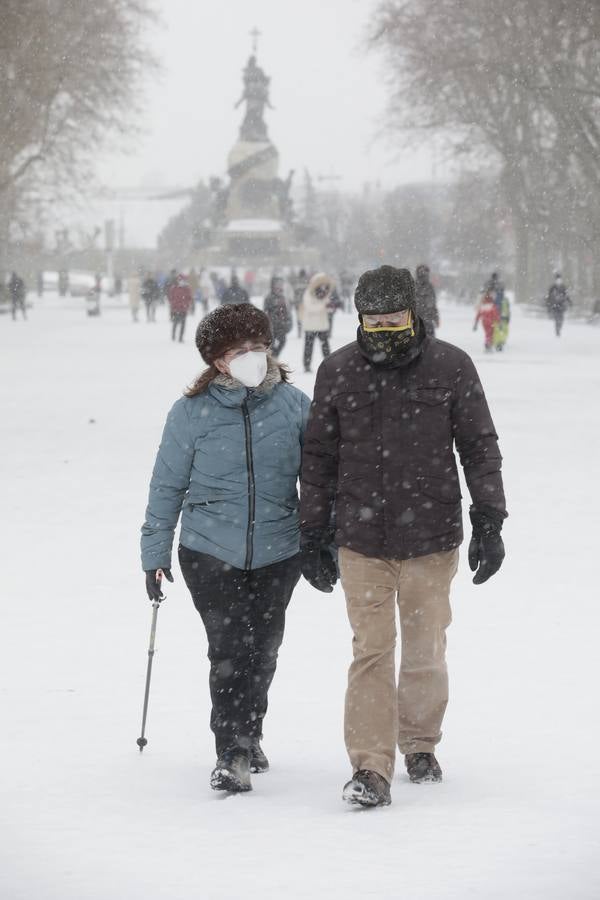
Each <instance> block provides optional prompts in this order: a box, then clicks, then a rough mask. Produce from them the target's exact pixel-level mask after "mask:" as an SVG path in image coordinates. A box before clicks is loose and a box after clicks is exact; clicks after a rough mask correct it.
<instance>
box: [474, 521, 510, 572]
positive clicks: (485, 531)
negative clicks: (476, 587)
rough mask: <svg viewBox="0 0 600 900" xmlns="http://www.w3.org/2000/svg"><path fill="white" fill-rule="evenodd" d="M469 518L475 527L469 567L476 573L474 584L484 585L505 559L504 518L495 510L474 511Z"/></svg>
mask: <svg viewBox="0 0 600 900" xmlns="http://www.w3.org/2000/svg"><path fill="white" fill-rule="evenodd" d="M469 516H470V518H471V524H472V526H473V536H472V538H471V542H470V544H469V566H470V568H471V571H472V572H475V576H474V578H473V584H483V583H484V582H485V581H487V580H488V578H491V577H492V575H495V574H496V572H497V571H498V569H499V568H500V566H501V565H502V560H503V559H504V542H503V540H502V538H501V537H500V531H501V529H502V522H503V521H504V516H503V514H502V513H500V512H498V511H497V510H493V509H487V510H485V511H484V510H476V509H472V510H471V511H470V513H469Z"/></svg>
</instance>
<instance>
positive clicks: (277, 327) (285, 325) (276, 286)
mask: <svg viewBox="0 0 600 900" xmlns="http://www.w3.org/2000/svg"><path fill="white" fill-rule="evenodd" d="M263 309H264V311H265V312H266V314H267V316H268V317H269V321H270V323H271V331H272V333H273V343H272V344H271V353H272V354H273V356H274V357H275V358H276V359H279V355H280V353H281V351H282V350H283V348H284V346H285V342H286V339H287V335H288V332H289V331H290V330H291V328H292V314H291V312H290V309H289V306H288V304H287V300H286V299H285V292H284V283H283V278H281V276H280V275H274V276H273V278H272V279H271V292H270V293H269V294H267V296H266V297H265V302H264V307H263Z"/></svg>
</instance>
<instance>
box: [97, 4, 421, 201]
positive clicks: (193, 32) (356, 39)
mask: <svg viewBox="0 0 600 900" xmlns="http://www.w3.org/2000/svg"><path fill="white" fill-rule="evenodd" d="M157 5H159V6H160V9H161V15H162V24H161V25H160V26H159V27H158V29H156V31H155V33H154V34H153V36H152V44H153V46H154V48H155V50H156V52H157V54H158V56H159V58H160V60H161V63H162V67H163V71H162V75H161V76H160V77H159V79H158V80H157V81H156V82H155V83H153V84H152V85H151V86H150V87H149V88H148V91H147V95H146V101H147V111H146V114H145V117H144V125H145V128H146V133H145V135H143V136H142V138H140V139H139V140H137V141H136V143H135V146H134V147H133V148H132V149H131V150H130V151H129V152H128V154H127V156H126V157H124V158H122V157H119V158H111V159H110V161H109V162H106V163H105V164H104V165H103V166H102V174H103V175H105V178H106V180H108V181H110V182H112V183H118V184H122V185H123V184H127V185H137V184H139V183H140V182H148V181H155V180H158V181H159V183H163V184H169V185H172V184H176V185H183V184H186V185H187V184H195V183H196V182H197V181H198V180H199V179H200V178H205V177H207V176H209V175H211V174H224V173H225V169H226V157H227V154H228V152H229V150H230V148H231V146H232V144H233V143H234V141H235V139H236V137H237V133H238V129H239V126H240V123H241V119H242V114H243V110H242V108H241V107H240V108H239V109H238V110H234V109H233V106H234V103H235V102H236V101H237V100H238V99H239V97H240V95H241V91H242V75H241V70H242V69H243V67H244V65H245V63H246V61H247V59H248V56H249V54H250V50H251V38H250V34H249V32H250V31H251V30H252V29H253V28H254V27H257V28H258V29H259V30H260V31H261V32H262V36H261V38H260V39H259V49H258V61H259V64H260V65H261V66H262V67H263V68H264V69H265V71H266V73H267V75H269V76H270V77H271V102H272V103H273V106H274V107H275V110H273V111H267V124H268V129H269V134H270V137H271V139H272V141H273V142H274V143H275V145H276V146H277V148H278V150H279V153H280V167H281V168H280V174H281V175H283V176H285V175H286V174H287V172H288V170H289V169H296V170H297V173H298V175H300V174H301V173H302V171H303V169H304V168H305V167H308V168H309V169H310V171H311V172H312V173H313V174H314V175H319V174H321V175H323V174H324V175H329V174H335V175H339V176H342V179H343V180H342V181H341V182H339V183H338V185H339V186H340V187H343V188H358V187H360V186H361V185H362V184H363V182H364V181H376V180H378V179H379V180H381V181H382V182H383V183H385V184H387V185H390V184H394V183H397V182H400V181H410V180H413V179H414V180H418V179H420V178H427V177H429V176H430V174H431V163H430V160H429V158H428V157H427V155H425V154H419V155H418V156H417V155H411V156H408V157H407V156H406V155H404V157H402V158H400V159H398V158H397V154H396V151H394V149H393V148H392V147H391V146H390V145H389V144H386V143H385V142H384V141H382V140H379V141H377V140H375V138H376V135H377V131H378V129H379V128H380V126H381V123H382V118H383V114H384V109H385V102H386V97H385V91H384V87H383V84H382V79H381V74H382V62H381V60H380V59H378V58H376V57H374V56H372V55H369V56H366V54H365V53H364V51H363V49H362V48H361V47H360V43H361V39H362V37H363V36H364V31H365V27H366V25H367V23H368V21H369V15H370V13H371V11H372V9H373V7H374V2H373V0H158V2H157Z"/></svg>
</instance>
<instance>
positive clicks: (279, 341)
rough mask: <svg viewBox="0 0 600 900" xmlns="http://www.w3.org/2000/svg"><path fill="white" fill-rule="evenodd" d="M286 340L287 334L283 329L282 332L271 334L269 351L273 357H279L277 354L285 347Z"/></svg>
mask: <svg viewBox="0 0 600 900" xmlns="http://www.w3.org/2000/svg"><path fill="white" fill-rule="evenodd" d="M286 340H287V334H286V333H285V331H284V332H283V333H282V332H275V333H274V334H273V343H272V344H271V353H272V354H273V356H274V357H275V359H279V354H280V353H281V351H282V350H283V348H284V347H285V342H286Z"/></svg>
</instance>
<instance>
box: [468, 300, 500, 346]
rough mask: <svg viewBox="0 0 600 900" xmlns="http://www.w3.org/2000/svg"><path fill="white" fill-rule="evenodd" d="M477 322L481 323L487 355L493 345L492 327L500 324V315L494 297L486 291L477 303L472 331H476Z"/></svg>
mask: <svg viewBox="0 0 600 900" xmlns="http://www.w3.org/2000/svg"><path fill="white" fill-rule="evenodd" d="M479 322H481V325H482V327H483V333H484V341H485V344H484V348H485V350H486V352H487V353H490V352H491V350H492V347H493V344H494V327H495V326H496V324H497V323H498V322H500V313H499V312H498V307H497V306H496V303H495V301H494V297H493V296H492V294H490V293H489V292H487V291H486V293H484V294H483V295H482V297H481V299H480V301H479V305H478V307H477V315H476V316H475V323H474V325H473V331H476V330H477V325H478V324H479Z"/></svg>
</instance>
